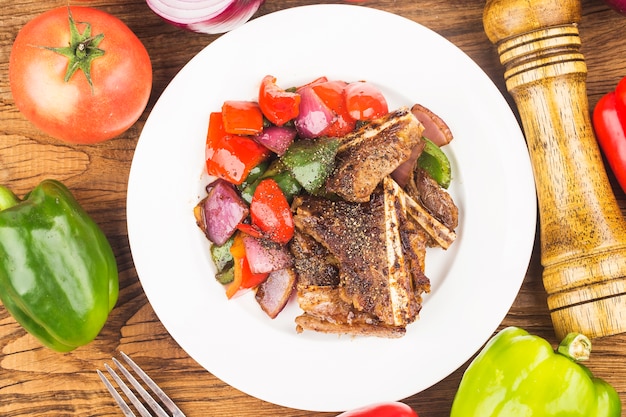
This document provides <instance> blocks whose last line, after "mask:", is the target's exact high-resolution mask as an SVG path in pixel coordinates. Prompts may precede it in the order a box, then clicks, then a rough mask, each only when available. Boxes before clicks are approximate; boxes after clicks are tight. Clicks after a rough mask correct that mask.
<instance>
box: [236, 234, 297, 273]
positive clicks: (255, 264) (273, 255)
mask: <svg viewBox="0 0 626 417" xmlns="http://www.w3.org/2000/svg"><path fill="white" fill-rule="evenodd" d="M243 245H244V247H245V249H246V258H247V259H248V264H249V265H250V271H252V273H254V274H266V273H269V272H272V271H277V270H279V269H283V268H287V267H289V266H291V265H292V263H293V258H292V257H291V253H290V252H289V250H288V249H287V248H286V247H285V246H283V245H280V244H278V243H276V242H272V241H271V240H267V239H259V238H256V237H252V236H245V237H244V238H243Z"/></svg>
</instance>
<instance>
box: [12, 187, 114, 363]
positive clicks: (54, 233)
mask: <svg viewBox="0 0 626 417" xmlns="http://www.w3.org/2000/svg"><path fill="white" fill-rule="evenodd" d="M118 291H119V282H118V269H117V262H116V259H115V255H114V253H113V250H112V249H111V245H110V244H109V241H108V240H107V238H106V236H105V235H104V233H103V232H102V230H101V229H100V228H99V227H98V225H97V224H96V223H95V222H94V221H93V220H92V219H91V218H90V217H89V215H88V214H87V213H86V212H85V210H84V209H83V208H82V207H81V206H80V205H79V203H78V202H77V201H76V199H75V198H74V196H73V195H72V194H71V192H70V191H69V190H68V189H67V187H65V186H64V185H63V184H62V183H60V182H58V181H56V180H44V181H42V182H41V183H40V184H39V185H38V186H37V187H35V188H34V189H33V190H32V191H31V192H30V193H28V194H27V195H26V196H25V197H24V199H23V200H21V201H20V199H18V198H17V197H16V196H15V194H13V192H12V191H11V190H9V189H8V188H6V187H3V186H0V300H1V301H2V303H3V304H4V307H5V308H6V309H7V311H8V312H9V313H10V314H11V315H12V316H13V318H14V319H15V320H16V321H17V322H18V323H19V324H20V325H21V326H22V327H23V328H24V329H25V330H26V331H28V332H29V333H30V334H32V335H33V336H35V337H36V338H37V339H38V340H39V341H40V342H41V343H42V344H43V345H45V346H47V347H49V348H51V349H53V350H55V351H59V352H68V351H70V350H73V349H75V348H77V347H79V346H82V345H85V344H87V343H89V342H91V341H92V340H93V339H95V337H96V336H97V335H98V334H99V333H100V330H101V329H102V327H103V326H104V324H105V322H106V320H107V319H108V315H109V313H110V312H111V310H112V309H113V307H114V306H115V303H116V302H117V297H118Z"/></svg>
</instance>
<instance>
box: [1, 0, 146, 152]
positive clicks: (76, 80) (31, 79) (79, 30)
mask: <svg viewBox="0 0 626 417" xmlns="http://www.w3.org/2000/svg"><path fill="white" fill-rule="evenodd" d="M72 68H74V70H72ZM9 81H10V85H11V92H12V93H13V98H14V100H15V104H16V106H17V108H18V109H19V110H20V111H21V112H22V114H24V116H26V118H27V119H28V120H30V121H31V122H32V123H33V124H34V125H35V126H37V127H38V128H39V129H41V130H42V131H44V132H46V133H47V134H49V135H50V136H53V137H55V138H57V139H61V140H64V141H68V142H73V143H96V142H101V141H104V140H107V139H111V138H113V137H115V136H118V135H120V134H121V133H123V132H124V131H126V130H127V129H128V128H129V127H131V126H132V125H133V124H134V123H135V122H136V121H137V119H139V117H140V116H141V114H142V113H143V111H144V109H145V108H146V105H147V103H148V99H149V97H150V92H151V90H152V65H151V63H150V57H149V56H148V52H147V51H146V48H145V47H144V45H143V44H142V43H141V41H140V40H139V39H138V38H137V36H135V34H134V33H133V32H132V31H131V30H130V29H129V28H128V26H126V25H125V24H124V23H123V22H122V21H121V20H119V19H118V18H116V17H114V16H111V15H110V14H107V13H105V12H103V11H100V10H97V9H93V8H89V7H60V8H57V9H53V10H50V11H48V12H45V13H43V14H41V15H39V16H37V17H35V18H34V19H32V20H31V21H30V22H28V23H27V24H26V25H24V27H23V28H22V29H21V30H20V32H19V33H18V35H17V37H16V38H15V42H14V43H13V47H12V49H11V57H10V59H9Z"/></svg>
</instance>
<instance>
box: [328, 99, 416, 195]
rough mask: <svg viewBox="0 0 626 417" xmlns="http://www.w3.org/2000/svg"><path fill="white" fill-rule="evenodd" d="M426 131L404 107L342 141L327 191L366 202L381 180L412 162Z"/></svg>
mask: <svg viewBox="0 0 626 417" xmlns="http://www.w3.org/2000/svg"><path fill="white" fill-rule="evenodd" d="M423 130H424V126H423V125H422V124H421V123H420V122H419V121H418V120H417V118H416V117H415V116H414V115H413V113H411V112H410V110H409V109H408V108H406V107H403V108H400V109H398V110H396V111H393V112H391V113H389V114H388V115H386V116H384V117H382V118H380V119H377V120H374V121H372V122H370V123H368V124H367V125H365V126H364V127H363V128H361V129H359V130H357V131H356V132H354V133H351V134H349V135H347V136H345V137H343V138H341V145H340V146H339V150H338V153H337V158H336V165H335V169H334V171H333V173H332V175H331V176H330V178H329V179H328V181H327V182H326V189H327V190H328V191H329V192H331V193H336V194H337V195H339V196H341V197H342V198H343V199H345V200H347V201H354V202H366V201H367V200H369V198H370V194H372V192H373V191H374V189H375V188H376V186H377V185H378V184H379V183H380V182H381V180H382V179H383V178H384V177H386V176H387V175H389V174H391V173H392V172H393V171H394V170H395V169H396V168H397V167H398V166H399V165H400V164H402V163H403V162H404V161H406V160H407V159H409V157H410V156H411V151H412V150H413V148H414V147H415V146H416V145H417V144H419V143H420V142H421V141H422V132H423Z"/></svg>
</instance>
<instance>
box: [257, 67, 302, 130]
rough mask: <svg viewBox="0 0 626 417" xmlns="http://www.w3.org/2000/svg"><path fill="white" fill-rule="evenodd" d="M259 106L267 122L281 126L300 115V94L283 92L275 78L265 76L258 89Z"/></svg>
mask: <svg viewBox="0 0 626 417" xmlns="http://www.w3.org/2000/svg"><path fill="white" fill-rule="evenodd" d="M259 106H260V107H261V110H262V111H263V114H264V115H265V117H266V118H267V120H269V121H270V122H272V123H273V124H275V125H276V126H282V125H284V124H285V123H287V122H288V121H290V120H293V119H295V118H296V117H297V116H298V114H299V113H300V94H298V93H293V92H290V91H285V90H283V89H282V88H280V87H279V86H278V85H276V78H275V77H272V76H271V75H266V76H265V77H264V78H263V80H262V81H261V88H260V89H259Z"/></svg>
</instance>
